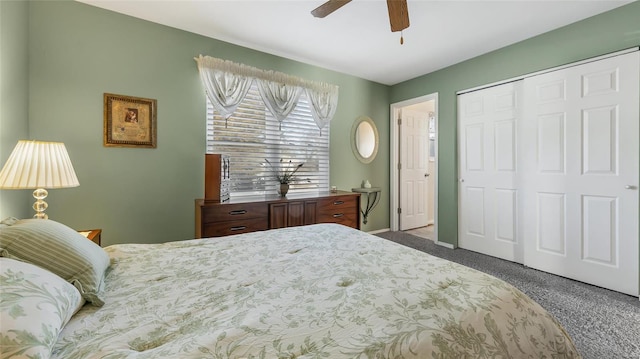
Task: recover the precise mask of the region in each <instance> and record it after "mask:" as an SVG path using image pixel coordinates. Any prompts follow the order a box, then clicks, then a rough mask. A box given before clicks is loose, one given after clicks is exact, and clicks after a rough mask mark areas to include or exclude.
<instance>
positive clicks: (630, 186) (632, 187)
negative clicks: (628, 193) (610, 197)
mask: <svg viewBox="0 0 640 359" xmlns="http://www.w3.org/2000/svg"><path fill="white" fill-rule="evenodd" d="M624 188H625V189H636V186H632V185H626V186H624Z"/></svg>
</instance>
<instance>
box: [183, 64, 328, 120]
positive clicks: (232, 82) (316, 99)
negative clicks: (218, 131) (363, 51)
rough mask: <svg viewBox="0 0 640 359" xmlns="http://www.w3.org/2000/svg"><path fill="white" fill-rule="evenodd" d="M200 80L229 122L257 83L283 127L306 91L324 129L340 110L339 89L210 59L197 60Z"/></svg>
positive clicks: (265, 101)
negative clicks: (338, 107) (337, 110)
mask: <svg viewBox="0 0 640 359" xmlns="http://www.w3.org/2000/svg"><path fill="white" fill-rule="evenodd" d="M195 60H196V62H197V63H198V71H199V73H200V79H201V80H202V83H203V84H204V87H205V89H206V92H207V96H208V97H209V100H210V101H211V103H212V104H213V107H214V108H215V110H216V111H217V112H218V113H219V114H220V115H222V116H223V117H224V118H225V119H228V118H229V117H230V116H231V115H232V114H233V112H234V111H235V110H236V108H237V107H238V105H239V104H240V102H241V101H242V100H243V99H244V98H245V96H246V95H247V91H249V88H250V87H251V84H252V82H253V81H256V83H257V85H258V90H259V92H260V97H262V100H263V101H264V103H265V106H266V107H267V109H269V111H270V112H271V113H272V114H273V116H274V117H275V118H276V119H277V120H278V121H279V122H280V124H282V121H284V120H285V119H286V118H287V116H288V115H289V113H291V111H293V109H294V108H295V107H296V104H297V103H298V99H299V98H300V95H301V94H302V92H303V91H304V92H305V93H306V95H307V98H308V99H309V102H310V103H311V115H312V116H313V119H314V121H315V123H316V125H317V126H318V128H319V129H320V131H322V129H323V128H324V127H325V126H326V125H327V124H328V123H329V121H331V119H332V118H333V116H334V115H335V112H336V108H337V106H338V86H335V85H330V84H326V83H322V82H315V81H308V80H305V79H301V78H299V77H295V76H290V75H287V74H284V73H281V72H275V71H264V70H260V69H258V68H255V67H251V66H247V65H243V64H238V63H234V62H231V61H228V60H222V59H218V58H215V57H210V56H202V55H200V56H199V57H196V58H195Z"/></svg>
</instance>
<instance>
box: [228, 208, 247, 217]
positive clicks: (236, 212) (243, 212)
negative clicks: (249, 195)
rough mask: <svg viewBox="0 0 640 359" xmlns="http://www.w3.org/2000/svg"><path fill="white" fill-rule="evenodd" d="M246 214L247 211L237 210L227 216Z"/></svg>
mask: <svg viewBox="0 0 640 359" xmlns="http://www.w3.org/2000/svg"><path fill="white" fill-rule="evenodd" d="M246 213H247V211H246V210H244V209H237V210H235V211H231V212H229V214H230V215H232V216H235V215H238V214H246Z"/></svg>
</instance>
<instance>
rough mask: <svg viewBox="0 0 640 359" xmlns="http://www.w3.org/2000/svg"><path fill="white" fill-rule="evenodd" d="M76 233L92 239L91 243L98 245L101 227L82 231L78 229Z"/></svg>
mask: <svg viewBox="0 0 640 359" xmlns="http://www.w3.org/2000/svg"><path fill="white" fill-rule="evenodd" d="M78 233H80V234H82V235H83V236H85V237H87V239H89V240H91V241H93V243H95V244H97V245H99V246H101V245H100V237H101V235H102V229H87V230H84V231H78Z"/></svg>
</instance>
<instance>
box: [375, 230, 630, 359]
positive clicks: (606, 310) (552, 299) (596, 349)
mask: <svg viewBox="0 0 640 359" xmlns="http://www.w3.org/2000/svg"><path fill="white" fill-rule="evenodd" d="M377 236H379V237H382V238H386V239H389V240H391V241H394V242H396V243H400V244H403V245H405V246H408V247H411V248H415V249H418V250H420V251H423V252H426V253H429V254H431V255H434V256H437V257H440V258H444V259H448V260H450V261H452V262H456V263H460V264H462V265H465V266H467V267H471V268H474V269H477V270H479V271H482V272H485V273H488V274H490V275H493V276H494V277H497V278H500V279H502V280H504V281H506V282H508V283H510V284H512V285H513V286H515V287H516V288H518V289H520V290H521V291H522V292H524V293H526V294H527V295H528V296H529V297H531V298H532V299H534V300H535V301H536V302H538V303H540V305H541V306H542V307H544V308H545V309H546V310H547V311H549V313H551V314H552V315H553V316H555V317H556V319H558V321H559V322H560V323H562V325H563V326H564V327H565V329H566V330H567V332H569V335H571V337H572V338H573V341H574V343H575V344H576V346H577V348H578V350H579V351H580V353H581V354H582V356H583V358H585V359H617V358H633V359H639V358H640V301H639V300H638V298H636V297H632V296H629V295H625V294H621V293H618V292H614V291H610V290H607V289H603V288H599V287H595V286H592V285H589V284H585V283H582V282H577V281H574V280H571V279H567V278H563V277H559V276H556V275H553V274H549V273H545V272H541V271H538V270H535V269H531V268H527V267H524V266H522V265H520V264H517V263H513V262H509V261H505V260H502V259H498V258H494V257H490V256H486V255H483V254H480V253H476V252H472V251H468V250H465V249H455V250H451V249H448V248H445V247H442V246H438V245H436V244H434V243H433V242H432V241H430V240H428V239H424V238H420V237H416V236H413V235H411V234H408V233H403V232H385V233H379V234H377Z"/></svg>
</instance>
